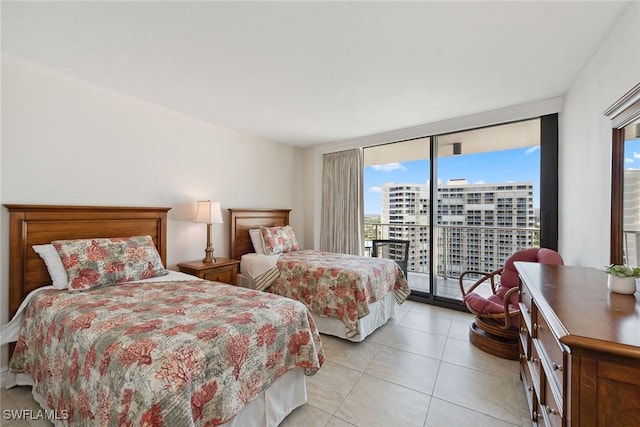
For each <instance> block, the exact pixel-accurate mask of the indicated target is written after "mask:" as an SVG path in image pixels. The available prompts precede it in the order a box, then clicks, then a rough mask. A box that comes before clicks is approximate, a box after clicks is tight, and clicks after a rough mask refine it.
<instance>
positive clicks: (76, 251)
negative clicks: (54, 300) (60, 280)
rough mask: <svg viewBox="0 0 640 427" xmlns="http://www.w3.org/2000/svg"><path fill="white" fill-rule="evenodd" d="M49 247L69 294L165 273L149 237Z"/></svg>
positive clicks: (58, 242)
mask: <svg viewBox="0 0 640 427" xmlns="http://www.w3.org/2000/svg"><path fill="white" fill-rule="evenodd" d="M51 243H52V244H53V246H54V247H55V248H56V250H57V251H58V255H60V259H61V260H62V265H64V268H65V270H66V271H67V275H68V276H69V288H68V289H69V292H76V291H86V290H89V289H92V288H95V287H98V286H104V285H112V284H115V283H123V282H130V281H133V280H140V279H148V278H150V277H156V276H163V275H165V274H168V273H169V272H168V271H167V270H165V268H164V266H163V265H162V260H161V259H160V255H159V254H158V251H157V250H156V247H155V246H154V244H153V240H152V239H151V236H134V237H125V238H106V239H81V240H56V241H53V242H51Z"/></svg>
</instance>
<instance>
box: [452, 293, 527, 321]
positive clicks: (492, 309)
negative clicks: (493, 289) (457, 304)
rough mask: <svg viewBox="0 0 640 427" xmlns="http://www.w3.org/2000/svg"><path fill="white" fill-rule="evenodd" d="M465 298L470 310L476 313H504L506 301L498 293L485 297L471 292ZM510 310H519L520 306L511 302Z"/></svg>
mask: <svg viewBox="0 0 640 427" xmlns="http://www.w3.org/2000/svg"><path fill="white" fill-rule="evenodd" d="M463 300H464V303H465V304H466V305H467V307H468V308H469V310H470V311H471V312H472V313H473V314H475V315H478V316H487V315H490V314H504V303H503V302H502V298H500V297H499V296H497V295H491V296H489V297H488V298H485V297H483V296H481V295H478V294H477V293H475V292H471V293H470V294H467V295H465V297H464V299H463ZM509 311H510V312H514V311H518V307H517V306H515V305H513V304H509Z"/></svg>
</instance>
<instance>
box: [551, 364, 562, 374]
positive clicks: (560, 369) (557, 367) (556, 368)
mask: <svg viewBox="0 0 640 427" xmlns="http://www.w3.org/2000/svg"><path fill="white" fill-rule="evenodd" d="M551 366H552V367H553V370H554V371H560V372H562V365H558V364H557V363H556V362H553V363H552V364H551Z"/></svg>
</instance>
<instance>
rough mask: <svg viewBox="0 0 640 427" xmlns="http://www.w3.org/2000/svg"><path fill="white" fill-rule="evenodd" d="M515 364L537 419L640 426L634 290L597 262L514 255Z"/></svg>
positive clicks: (638, 298) (639, 313) (639, 321)
mask: <svg viewBox="0 0 640 427" xmlns="http://www.w3.org/2000/svg"><path fill="white" fill-rule="evenodd" d="M515 266H516V269H517V270H518V273H519V274H520V286H521V288H520V313H521V319H520V320H521V324H520V326H521V327H520V368H521V377H522V381H523V383H524V387H525V392H526V395H527V400H528V403H529V409H530V412H531V419H532V421H533V422H534V424H537V425H542V426H580V427H587V426H601V427H614V426H624V427H627V426H640V294H639V293H638V292H636V293H635V294H634V295H621V294H615V293H610V292H609V290H608V289H607V274H606V273H605V272H603V271H600V270H598V269H595V268H585V267H573V266H555V265H544V264H537V263H528V262H516V263H515Z"/></svg>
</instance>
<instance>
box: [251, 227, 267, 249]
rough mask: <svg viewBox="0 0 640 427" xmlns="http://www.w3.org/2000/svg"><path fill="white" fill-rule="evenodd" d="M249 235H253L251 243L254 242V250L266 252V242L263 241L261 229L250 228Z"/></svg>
mask: <svg viewBox="0 0 640 427" xmlns="http://www.w3.org/2000/svg"><path fill="white" fill-rule="evenodd" d="M249 237H251V243H253V250H254V251H256V253H257V254H261V255H262V254H264V243H262V233H260V229H259V228H253V229H250V230H249Z"/></svg>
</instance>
